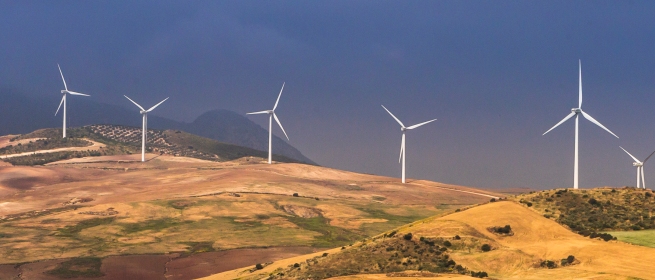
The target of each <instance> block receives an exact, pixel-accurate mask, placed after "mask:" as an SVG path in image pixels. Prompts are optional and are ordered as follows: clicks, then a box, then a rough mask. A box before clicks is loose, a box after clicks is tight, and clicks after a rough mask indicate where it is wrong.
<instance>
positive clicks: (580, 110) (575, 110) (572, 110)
mask: <svg viewBox="0 0 655 280" xmlns="http://www.w3.org/2000/svg"><path fill="white" fill-rule="evenodd" d="M571 112H572V113H576V114H580V113H582V109H580V108H571Z"/></svg>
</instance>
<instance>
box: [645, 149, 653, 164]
mask: <svg viewBox="0 0 655 280" xmlns="http://www.w3.org/2000/svg"><path fill="white" fill-rule="evenodd" d="M653 154H655V151H653V152H652V153H650V155H649V156H648V157H647V158H646V159H645V160H644V163H646V161H647V160H648V159H649V158H650V157H652V156H653Z"/></svg>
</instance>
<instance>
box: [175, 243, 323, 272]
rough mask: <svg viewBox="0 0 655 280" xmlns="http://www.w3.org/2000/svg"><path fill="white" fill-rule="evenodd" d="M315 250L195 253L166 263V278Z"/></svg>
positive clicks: (279, 258) (300, 248)
mask: <svg viewBox="0 0 655 280" xmlns="http://www.w3.org/2000/svg"><path fill="white" fill-rule="evenodd" d="M315 251H316V249H313V248H311V247H275V248H258V249H235V250H228V251H220V252H209V253H202V254H196V255H192V256H189V257H186V258H180V259H174V260H173V261H171V262H170V263H168V264H167V265H166V268H167V272H166V279H168V280H182V279H196V278H200V277H206V276H209V275H212V274H215V273H220V272H224V271H228V270H232V269H236V268H239V267H244V266H254V265H255V264H258V263H261V264H264V263H268V262H274V261H277V260H281V259H286V258H290V257H294V256H299V255H304V254H309V253H312V252H315Z"/></svg>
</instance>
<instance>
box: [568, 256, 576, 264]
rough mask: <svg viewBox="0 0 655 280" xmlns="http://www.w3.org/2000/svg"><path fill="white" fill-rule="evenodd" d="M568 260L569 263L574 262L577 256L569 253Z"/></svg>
mask: <svg viewBox="0 0 655 280" xmlns="http://www.w3.org/2000/svg"><path fill="white" fill-rule="evenodd" d="M566 261H567V262H568V263H573V262H574V261H575V257H574V256H573V255H569V256H568V257H567V258H566Z"/></svg>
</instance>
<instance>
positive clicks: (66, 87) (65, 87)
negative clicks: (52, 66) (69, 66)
mask: <svg viewBox="0 0 655 280" xmlns="http://www.w3.org/2000/svg"><path fill="white" fill-rule="evenodd" d="M57 68H59V74H61V80H62V81H64V89H66V91H68V86H66V80H65V79H64V73H62V72H61V67H59V63H57Z"/></svg>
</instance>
